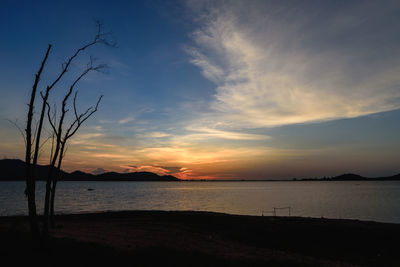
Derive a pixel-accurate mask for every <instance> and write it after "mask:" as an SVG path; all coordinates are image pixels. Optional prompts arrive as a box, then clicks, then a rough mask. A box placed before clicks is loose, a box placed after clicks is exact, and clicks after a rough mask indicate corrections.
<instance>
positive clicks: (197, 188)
mask: <svg viewBox="0 0 400 267" xmlns="http://www.w3.org/2000/svg"><path fill="white" fill-rule="evenodd" d="M24 186H25V185H24V183H23V182H0V215H17V214H26V213H27V211H26V206H27V204H26V200H25V197H24V194H23V191H24ZM37 187H38V207H39V211H41V210H42V202H43V189H44V184H43V183H38V186H37ZM88 188H93V189H94V190H93V191H88V190H87V189H88ZM285 206H290V207H291V213H292V216H309V217H326V218H349V219H361V220H374V221H382V222H396V223H400V182H392V181H384V182H376V181H370V182H60V183H59V186H58V194H57V199H56V209H57V212H58V213H79V212H93V211H108V210H138V209H139V210H203V211H216V212H225V213H232V214H248V215H261V214H263V213H264V214H265V215H271V213H270V212H271V211H272V210H273V208H274V207H285ZM277 215H282V216H287V215H288V210H279V211H277Z"/></svg>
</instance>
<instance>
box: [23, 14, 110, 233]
mask: <svg viewBox="0 0 400 267" xmlns="http://www.w3.org/2000/svg"><path fill="white" fill-rule="evenodd" d="M96 24H97V33H96V35H95V37H94V39H93V40H92V41H91V42H88V43H86V44H85V45H83V46H82V47H80V48H78V49H77V50H75V52H74V53H73V55H72V56H71V57H69V58H68V60H66V61H65V62H64V63H63V64H62V66H61V72H60V73H59V75H58V76H57V77H56V79H55V80H54V81H53V82H52V83H50V84H49V85H47V87H46V89H45V91H44V93H41V95H42V100H43V101H42V108H41V111H40V116H39V120H38V124H37V125H36V127H35V130H34V133H32V124H33V119H34V118H33V115H34V108H35V100H36V94H37V88H38V84H39V81H40V77H41V74H42V72H43V69H44V67H45V64H46V61H47V58H48V56H49V53H50V50H51V48H52V45H51V44H49V46H48V48H47V51H46V54H45V56H44V58H43V60H42V63H41V65H40V68H39V71H38V72H37V74H36V76H35V81H34V84H33V86H32V91H31V97H30V102H29V105H28V113H27V122H26V128H25V173H26V189H25V192H26V195H27V197H28V210H29V221H30V228H31V232H32V235H33V236H34V237H38V236H39V235H40V231H39V224H38V220H37V212H36V200H35V197H36V177H35V169H36V165H37V161H38V158H39V152H40V149H41V147H42V145H43V143H41V134H42V129H43V121H44V116H45V114H46V108H47V106H48V103H47V101H48V98H49V95H50V92H51V90H52V89H53V88H54V87H55V86H56V85H57V84H58V82H59V81H60V80H61V78H62V77H63V76H64V75H65V73H67V71H68V70H69V68H70V66H71V63H72V62H73V61H74V59H75V58H76V57H77V56H78V55H79V54H80V53H81V52H83V51H84V50H86V49H87V48H89V47H91V46H94V45H96V44H105V45H107V46H115V44H114V43H112V42H110V41H108V40H107V35H108V34H109V33H104V32H103V24H102V23H101V22H99V21H96ZM49 190H50V189H49Z"/></svg>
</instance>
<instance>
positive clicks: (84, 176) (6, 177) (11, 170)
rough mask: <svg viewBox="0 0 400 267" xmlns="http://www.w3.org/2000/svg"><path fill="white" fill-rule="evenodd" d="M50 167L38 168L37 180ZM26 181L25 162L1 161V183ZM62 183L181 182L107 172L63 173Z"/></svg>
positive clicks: (152, 175)
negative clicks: (96, 173) (94, 173)
mask: <svg viewBox="0 0 400 267" xmlns="http://www.w3.org/2000/svg"><path fill="white" fill-rule="evenodd" d="M48 169H49V166H43V165H38V166H37V167H36V177H37V180H39V181H43V180H45V179H46V177H47V173H48ZM23 180H25V162H24V161H22V160H19V159H3V160H0V181H23ZM61 180H62V181H180V180H179V179H178V178H176V177H174V176H172V175H163V176H160V175H158V174H155V173H152V172H131V173H117V172H106V173H103V174H99V175H93V174H91V173H85V172H82V171H74V172H72V173H68V172H64V171H62V178H61Z"/></svg>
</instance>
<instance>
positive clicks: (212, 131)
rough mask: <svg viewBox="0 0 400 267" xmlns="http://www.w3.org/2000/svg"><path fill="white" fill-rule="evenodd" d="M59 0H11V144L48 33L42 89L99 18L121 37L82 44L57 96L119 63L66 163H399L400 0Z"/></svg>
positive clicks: (4, 6)
mask: <svg viewBox="0 0 400 267" xmlns="http://www.w3.org/2000/svg"><path fill="white" fill-rule="evenodd" d="M56 2H58V1H13V0H2V1H1V2H0V33H1V42H0V69H1V71H0V81H1V83H0V129H1V131H0V157H2V158H5V157H7V158H21V159H22V158H23V155H24V148H23V142H22V138H21V137H20V136H19V133H18V131H17V130H16V129H15V127H14V126H13V125H12V124H11V123H10V122H8V121H7V119H8V120H12V121H16V120H17V121H18V123H19V124H20V125H21V127H23V126H24V123H25V116H26V111H27V105H26V103H28V100H29V93H30V90H31V86H32V83H33V79H34V74H35V73H36V72H37V69H38V67H39V64H40V62H41V59H42V57H43V55H44V53H45V50H46V47H47V44H48V43H52V44H53V46H54V47H53V51H52V53H51V55H50V60H49V62H48V65H47V66H46V67H47V68H46V70H45V73H44V76H43V78H42V81H41V84H40V86H41V87H40V88H41V89H43V88H44V87H45V85H47V83H49V81H50V80H51V78H52V77H54V76H55V75H56V74H57V72H58V71H59V70H60V64H61V63H62V61H63V59H65V58H66V57H68V56H69V55H70V54H71V53H72V52H73V50H74V49H75V48H77V47H79V46H80V45H82V44H83V43H84V42H86V41H87V40H90V39H91V38H92V37H93V35H94V31H95V27H94V23H93V19H96V18H100V19H102V21H103V22H104V24H105V26H106V28H107V30H110V31H112V33H113V38H114V39H115V40H116V41H117V43H118V48H109V47H101V46H98V47H95V48H94V49H91V50H90V51H88V52H86V53H85V54H83V55H82V56H80V57H79V58H78V60H77V61H76V62H75V63H74V65H73V66H72V67H73V68H72V70H71V71H70V76H68V77H66V78H65V80H64V81H63V83H61V84H60V86H58V87H57V88H55V89H54V92H53V95H52V97H51V101H52V102H54V101H56V100H59V99H60V98H61V97H62V96H63V92H64V90H65V87H63V86H66V85H67V84H68V81H70V80H71V77H73V75H74V73H75V74H76V73H77V72H78V71H79V70H81V69H82V67H84V66H85V64H86V62H87V60H88V58H89V56H90V55H93V56H95V57H96V58H98V62H99V63H107V64H108V65H109V70H108V74H102V73H93V74H90V75H88V76H87V78H86V79H85V80H84V81H82V82H81V83H80V84H79V86H78V89H79V93H80V95H79V96H80V98H79V103H80V107H81V108H82V109H83V108H85V107H87V106H90V105H92V104H94V102H95V101H96V97H97V96H98V95H100V94H104V99H103V102H102V103H101V107H100V110H99V112H98V113H96V114H95V116H94V117H92V118H91V119H90V120H89V121H88V122H87V124H86V125H85V126H84V127H83V128H81V129H80V131H79V132H78V133H77V134H76V136H74V138H73V139H71V142H70V145H69V148H68V152H67V156H66V158H65V161H64V169H65V170H67V171H73V170H76V169H80V170H83V171H87V172H94V173H100V172H104V171H118V172H126V171H153V172H157V173H159V174H172V175H175V176H177V177H179V178H189V179H196V178H202V179H208V178H218V179H270V178H292V177H321V176H333V175H338V174H341V173H345V172H355V173H358V174H361V175H365V176H371V177H372V176H381V175H392V174H395V173H398V172H399V171H400V168H399V167H400V164H399V163H400V138H399V137H400V2H399V1H336V0H335V1H63V2H59V3H56ZM82 2H84V3H82ZM48 128H49V127H47V129H48ZM40 162H41V163H43V164H44V163H47V162H48V150H46V149H45V150H44V151H43V153H42V156H41V159H40Z"/></svg>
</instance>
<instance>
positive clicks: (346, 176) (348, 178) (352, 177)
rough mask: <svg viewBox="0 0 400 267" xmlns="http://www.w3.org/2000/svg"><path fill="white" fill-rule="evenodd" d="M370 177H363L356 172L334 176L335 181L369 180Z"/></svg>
mask: <svg viewBox="0 0 400 267" xmlns="http://www.w3.org/2000/svg"><path fill="white" fill-rule="evenodd" d="M367 179H368V178H366V177H363V176H361V175H358V174H354V173H345V174H342V175H339V176H335V177H332V178H331V180H333V181H359V180H367Z"/></svg>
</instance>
